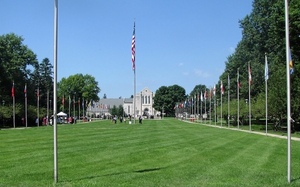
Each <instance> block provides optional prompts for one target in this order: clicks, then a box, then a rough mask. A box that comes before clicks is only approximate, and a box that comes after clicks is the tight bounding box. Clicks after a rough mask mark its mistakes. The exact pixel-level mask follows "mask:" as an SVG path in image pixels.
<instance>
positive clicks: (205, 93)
mask: <svg viewBox="0 0 300 187" xmlns="http://www.w3.org/2000/svg"><path fill="white" fill-rule="evenodd" d="M206 99H207V90H206V88H205V92H204V112H205V124H206V122H207V111H206Z"/></svg>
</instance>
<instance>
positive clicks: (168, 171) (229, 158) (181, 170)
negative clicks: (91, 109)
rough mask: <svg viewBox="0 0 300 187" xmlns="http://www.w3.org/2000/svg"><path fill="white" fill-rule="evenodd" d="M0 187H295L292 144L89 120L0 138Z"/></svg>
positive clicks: (298, 177)
mask: <svg viewBox="0 0 300 187" xmlns="http://www.w3.org/2000/svg"><path fill="white" fill-rule="evenodd" d="M0 150H1V155H0V186H67V187H68V186H153V187H157V186H205V187H210V186H215V187H222V186H226V187H231V186H243V187H248V186H249V187H255V186H259V187H261V186H270V187H274V186H278V187H279V186H280V187H282V186H300V142H296V141H292V183H291V184H288V182H287V140H284V139H279V138H274V137H267V136H263V135H257V134H250V133H246V132H241V131H232V130H230V129H226V128H223V129H221V128H213V127H208V126H203V125H200V124H193V123H186V122H182V121H178V120H175V119H164V120H144V121H143V124H142V125H140V124H135V125H133V124H131V125H129V124H120V123H118V124H116V125H115V124H113V123H112V122H111V121H97V122H90V123H82V124H76V125H59V126H58V183H57V184H54V177H53V173H54V172H53V128H52V127H51V126H48V127H39V128H37V127H35V128H28V129H9V130H1V131H0Z"/></svg>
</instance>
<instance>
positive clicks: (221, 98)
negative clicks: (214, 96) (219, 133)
mask: <svg viewBox="0 0 300 187" xmlns="http://www.w3.org/2000/svg"><path fill="white" fill-rule="evenodd" d="M223 89H224V88H223V82H222V81H221V127H222V126H223V114H222V112H223V105H222V104H223V102H222V96H223V93H224V92H223V91H224V90H223Z"/></svg>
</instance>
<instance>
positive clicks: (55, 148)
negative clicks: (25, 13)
mask: <svg viewBox="0 0 300 187" xmlns="http://www.w3.org/2000/svg"><path fill="white" fill-rule="evenodd" d="M57 27H58V0H55V1H54V57H53V63H54V66H53V68H54V84H53V115H54V117H53V127H54V133H53V134H54V182H55V183H57V181H58V162H57V155H58V154H57V123H56V122H57V117H56V116H57V114H56V109H57V106H56V105H57V104H56V103H57V91H56V90H57V35H58V28H57Z"/></svg>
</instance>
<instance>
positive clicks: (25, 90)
mask: <svg viewBox="0 0 300 187" xmlns="http://www.w3.org/2000/svg"><path fill="white" fill-rule="evenodd" d="M24 95H25V124H26V125H25V126H26V128H27V126H28V122H27V84H26V83H25V88H24Z"/></svg>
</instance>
